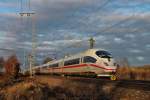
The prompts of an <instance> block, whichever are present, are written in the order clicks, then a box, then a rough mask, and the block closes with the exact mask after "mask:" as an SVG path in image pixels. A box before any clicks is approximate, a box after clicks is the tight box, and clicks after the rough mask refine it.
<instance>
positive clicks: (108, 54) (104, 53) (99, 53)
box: [96, 51, 112, 58]
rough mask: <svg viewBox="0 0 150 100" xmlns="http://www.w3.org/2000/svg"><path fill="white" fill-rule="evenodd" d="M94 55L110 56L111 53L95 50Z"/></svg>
mask: <svg viewBox="0 0 150 100" xmlns="http://www.w3.org/2000/svg"><path fill="white" fill-rule="evenodd" d="M96 55H97V56H99V57H101V58H112V56H111V54H110V53H109V52H107V51H97V52H96Z"/></svg>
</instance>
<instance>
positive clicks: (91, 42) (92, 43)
mask: <svg viewBox="0 0 150 100" xmlns="http://www.w3.org/2000/svg"><path fill="white" fill-rule="evenodd" d="M89 42H90V49H93V47H94V45H95V40H94V38H93V37H91V38H90V39H89Z"/></svg>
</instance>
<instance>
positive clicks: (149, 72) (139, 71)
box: [117, 65, 150, 80]
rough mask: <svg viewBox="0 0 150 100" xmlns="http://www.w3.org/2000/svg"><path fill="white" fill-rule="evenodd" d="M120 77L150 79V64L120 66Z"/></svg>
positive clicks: (118, 74)
mask: <svg viewBox="0 0 150 100" xmlns="http://www.w3.org/2000/svg"><path fill="white" fill-rule="evenodd" d="M117 77H118V79H133V80H150V65H149V66H148V65H147V66H138V67H119V68H118V70H117Z"/></svg>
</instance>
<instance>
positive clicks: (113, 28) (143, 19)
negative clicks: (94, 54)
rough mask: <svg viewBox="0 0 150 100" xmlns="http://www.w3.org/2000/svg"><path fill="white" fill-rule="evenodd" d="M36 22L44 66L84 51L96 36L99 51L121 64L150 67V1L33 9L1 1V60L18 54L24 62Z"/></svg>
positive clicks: (59, 0) (58, 3)
mask: <svg viewBox="0 0 150 100" xmlns="http://www.w3.org/2000/svg"><path fill="white" fill-rule="evenodd" d="M21 5H22V6H21ZM20 12H34V13H35V14H34V15H32V17H26V16H23V17H20V15H19V13H20ZM33 19H34V20H33ZM32 22H33V23H34V25H35V28H33V29H35V33H36V35H35V40H36V47H37V48H36V61H37V62H38V63H40V62H41V61H42V60H43V59H44V58H45V57H48V56H49V57H53V58H54V57H55V58H61V57H63V56H64V55H66V54H75V53H78V52H81V51H84V50H86V49H88V48H89V42H88V39H89V38H90V37H94V39H95V40H96V42H95V48H103V49H106V50H108V51H109V52H111V53H112V55H113V56H114V57H115V58H116V59H122V58H127V59H128V60H129V63H130V64H131V65H145V64H150V0H30V7H29V2H28V0H22V1H21V0H0V23H1V24H0V49H1V50H0V56H4V57H8V56H10V55H11V54H12V53H14V52H15V53H16V54H17V56H18V57H19V59H20V60H21V62H22V63H23V61H24V55H26V57H27V55H28V54H29V53H30V52H31V49H32V31H33V29H32Z"/></svg>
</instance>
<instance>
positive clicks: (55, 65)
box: [49, 63, 58, 67]
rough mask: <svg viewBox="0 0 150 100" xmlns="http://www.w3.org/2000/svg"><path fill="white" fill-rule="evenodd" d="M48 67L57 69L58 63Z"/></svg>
mask: <svg viewBox="0 0 150 100" xmlns="http://www.w3.org/2000/svg"><path fill="white" fill-rule="evenodd" d="M49 67H58V63H56V64H52V65H49Z"/></svg>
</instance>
